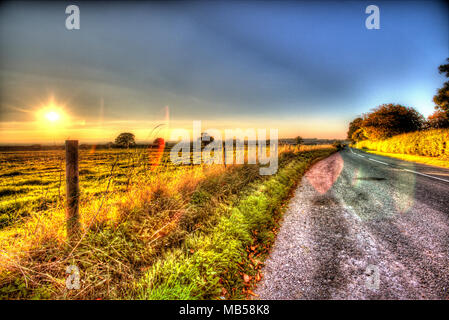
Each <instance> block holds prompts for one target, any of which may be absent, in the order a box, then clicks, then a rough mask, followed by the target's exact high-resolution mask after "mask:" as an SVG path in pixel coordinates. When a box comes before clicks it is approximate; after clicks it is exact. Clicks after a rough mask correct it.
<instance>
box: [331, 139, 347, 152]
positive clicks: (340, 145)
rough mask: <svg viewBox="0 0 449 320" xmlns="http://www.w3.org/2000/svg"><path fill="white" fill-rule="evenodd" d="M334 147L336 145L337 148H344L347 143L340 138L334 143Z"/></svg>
mask: <svg viewBox="0 0 449 320" xmlns="http://www.w3.org/2000/svg"><path fill="white" fill-rule="evenodd" d="M332 146H333V147H335V148H336V149H337V150H342V149H343V148H344V147H345V144H344V143H343V142H342V141H340V140H336V141H335V142H334V143H333V144H332Z"/></svg>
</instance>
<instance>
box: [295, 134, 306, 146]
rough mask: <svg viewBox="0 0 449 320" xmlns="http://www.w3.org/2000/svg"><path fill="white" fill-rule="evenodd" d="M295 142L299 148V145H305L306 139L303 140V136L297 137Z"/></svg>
mask: <svg viewBox="0 0 449 320" xmlns="http://www.w3.org/2000/svg"><path fill="white" fill-rule="evenodd" d="M295 142H296V144H297V145H298V146H299V145H301V144H303V143H304V139H303V138H302V137H301V136H297V137H296V138H295Z"/></svg>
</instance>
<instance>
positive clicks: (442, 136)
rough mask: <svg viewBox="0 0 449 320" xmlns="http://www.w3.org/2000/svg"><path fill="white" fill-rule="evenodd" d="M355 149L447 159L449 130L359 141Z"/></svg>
mask: <svg viewBox="0 0 449 320" xmlns="http://www.w3.org/2000/svg"><path fill="white" fill-rule="evenodd" d="M356 147H357V148H367V149H369V150H375V151H380V152H387V153H399V154H410V155H420V156H428V157H443V158H449V129H433V130H423V131H416V132H412V133H406V134H401V135H397V136H394V137H392V138H389V139H386V140H376V141H372V140H366V141H360V142H358V143H357V144H356Z"/></svg>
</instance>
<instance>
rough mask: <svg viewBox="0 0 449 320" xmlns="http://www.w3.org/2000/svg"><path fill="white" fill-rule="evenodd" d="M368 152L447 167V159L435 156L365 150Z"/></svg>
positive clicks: (448, 166) (448, 162) (448, 165)
mask: <svg viewBox="0 0 449 320" xmlns="http://www.w3.org/2000/svg"><path fill="white" fill-rule="evenodd" d="M365 151H366V152H368V153H373V154H378V155H380V156H385V157H391V158H396V159H400V160H405V161H410V162H417V163H423V164H427V165H430V166H436V167H442V168H449V160H448V159H444V158H435V157H425V156H417V155H411V154H399V153H388V152H380V151H372V150H365Z"/></svg>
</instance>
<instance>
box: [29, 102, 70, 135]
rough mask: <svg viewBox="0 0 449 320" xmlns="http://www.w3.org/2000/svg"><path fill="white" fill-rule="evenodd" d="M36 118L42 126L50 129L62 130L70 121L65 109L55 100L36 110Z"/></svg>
mask: <svg viewBox="0 0 449 320" xmlns="http://www.w3.org/2000/svg"><path fill="white" fill-rule="evenodd" d="M36 117H37V118H36V119H37V121H38V123H40V125H42V126H44V127H48V128H49V129H50V128H52V129H54V128H61V127H63V126H65V125H66V124H67V123H68V121H69V119H68V115H67V113H66V111H65V108H64V107H63V106H62V105H59V104H56V103H55V102H54V101H53V99H51V100H50V101H49V102H48V103H46V104H44V105H42V106H41V107H40V108H39V109H37V110H36ZM49 125H51V126H49Z"/></svg>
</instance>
